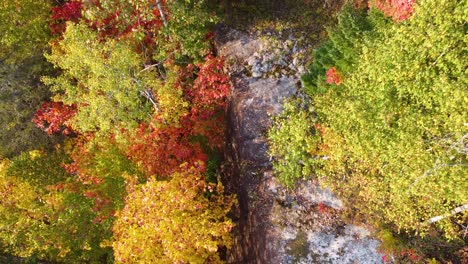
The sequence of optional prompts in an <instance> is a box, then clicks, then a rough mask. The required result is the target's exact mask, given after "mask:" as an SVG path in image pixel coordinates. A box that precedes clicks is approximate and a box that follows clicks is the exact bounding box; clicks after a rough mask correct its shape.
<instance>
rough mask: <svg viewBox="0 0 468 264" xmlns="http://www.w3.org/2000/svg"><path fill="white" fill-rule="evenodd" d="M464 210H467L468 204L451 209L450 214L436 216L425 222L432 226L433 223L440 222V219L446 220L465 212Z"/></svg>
mask: <svg viewBox="0 0 468 264" xmlns="http://www.w3.org/2000/svg"><path fill="white" fill-rule="evenodd" d="M466 210H468V204H464V205H462V206H459V207H457V208H455V209H453V210H452V211H450V212H449V213H447V214H444V215H438V216H435V217H432V218H431V219H429V221H427V222H428V223H429V224H433V223H435V222H438V221H440V220H442V219H445V218H447V217H450V216H452V215H454V214H458V213H461V212H463V211H466Z"/></svg>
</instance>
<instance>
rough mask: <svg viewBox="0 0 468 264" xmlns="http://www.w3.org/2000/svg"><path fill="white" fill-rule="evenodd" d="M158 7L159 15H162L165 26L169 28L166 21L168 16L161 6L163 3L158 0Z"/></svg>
mask: <svg viewBox="0 0 468 264" xmlns="http://www.w3.org/2000/svg"><path fill="white" fill-rule="evenodd" d="M156 6H157V7H158V10H159V14H160V15H161V20H162V21H163V24H164V26H165V27H167V20H166V16H165V15H164V11H163V9H162V6H161V1H159V0H156Z"/></svg>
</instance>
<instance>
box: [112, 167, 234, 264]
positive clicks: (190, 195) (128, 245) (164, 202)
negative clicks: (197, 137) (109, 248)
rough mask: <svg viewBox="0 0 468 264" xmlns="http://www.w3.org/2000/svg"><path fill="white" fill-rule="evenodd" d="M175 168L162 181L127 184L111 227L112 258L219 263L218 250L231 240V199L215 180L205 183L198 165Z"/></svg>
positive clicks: (124, 261)
mask: <svg viewBox="0 0 468 264" xmlns="http://www.w3.org/2000/svg"><path fill="white" fill-rule="evenodd" d="M198 166H201V167H204V165H203V164H199V165H198ZM180 170H181V172H176V173H174V174H172V175H171V179H169V180H167V181H158V180H156V178H151V179H150V180H149V181H148V182H147V183H145V184H143V185H137V186H134V187H132V189H133V191H132V192H131V193H130V194H129V195H128V196H127V198H126V205H125V207H124V208H123V210H122V211H120V212H119V213H118V214H117V217H118V219H117V221H116V223H115V224H114V227H113V232H114V239H115V240H114V242H113V248H114V251H115V257H116V261H117V262H120V263H155V262H157V263H220V262H221V260H220V258H219V255H218V253H217V252H218V249H219V248H220V247H226V246H227V247H229V246H230V244H231V236H230V230H231V228H232V227H233V224H232V222H231V220H230V219H228V218H227V217H226V214H227V212H229V211H230V209H231V206H232V205H233V203H234V199H233V197H230V196H224V197H223V187H222V185H221V184H217V185H216V184H208V183H206V181H205V179H204V178H205V177H204V175H203V174H202V173H201V171H200V168H196V167H190V168H189V167H187V166H185V165H182V167H181V169H180ZM202 171H203V170H202ZM206 193H210V194H211V195H209V196H208V195H205V194H206Z"/></svg>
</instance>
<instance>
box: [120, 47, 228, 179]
mask: <svg viewBox="0 0 468 264" xmlns="http://www.w3.org/2000/svg"><path fill="white" fill-rule="evenodd" d="M197 67H198V68H199V71H198V74H197V75H194V74H193V72H194V71H195V70H196V68H195V66H194V65H188V66H187V67H186V68H185V69H181V70H180V74H179V79H178V83H177V84H176V85H178V86H180V87H182V89H183V91H184V94H185V97H186V99H187V100H188V101H189V102H190V112H189V113H188V114H187V115H185V116H182V117H181V119H180V122H179V123H178V124H176V125H172V126H170V125H162V124H161V123H162V122H161V120H156V122H157V123H158V124H159V125H145V124H142V125H141V126H140V128H139V129H138V130H137V131H136V132H135V135H134V136H133V139H132V143H131V145H132V146H131V148H130V150H129V152H128V155H129V156H130V157H131V158H132V159H133V160H135V161H136V162H138V163H139V164H141V165H143V167H144V168H145V170H146V171H147V173H148V174H149V175H158V176H163V177H164V176H167V175H170V174H172V173H174V172H175V171H176V170H177V169H178V168H179V167H180V165H181V164H183V163H188V164H190V166H195V165H194V164H195V163H197V162H198V161H204V162H205V161H206V159H207V155H206V154H205V153H204V152H203V150H202V147H201V145H200V144H202V143H201V142H200V141H199V138H200V136H201V137H202V138H204V139H206V140H207V144H208V146H210V147H211V148H219V147H221V146H222V144H223V142H224V135H225V134H224V131H225V125H224V111H223V110H224V107H225V106H226V98H227V95H228V93H229V91H230V88H231V85H230V82H229V76H228V75H227V74H226V73H225V72H224V70H223V68H224V61H223V60H222V59H220V58H216V57H214V56H212V55H209V56H207V57H206V58H205V62H204V63H201V64H198V65H197ZM197 138H198V139H197ZM197 141H198V142H197Z"/></svg>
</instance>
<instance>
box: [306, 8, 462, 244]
mask: <svg viewBox="0 0 468 264" xmlns="http://www.w3.org/2000/svg"><path fill="white" fill-rule="evenodd" d="M417 3H418V5H417V7H416V9H415V13H414V15H413V17H411V18H410V19H408V20H407V21H404V22H401V23H399V24H395V25H392V27H384V28H380V29H376V30H380V31H381V35H380V36H379V37H378V38H377V39H375V40H372V41H363V43H364V45H363V47H362V53H358V55H359V54H360V55H359V57H358V58H357V60H356V61H357V63H356V64H355V67H353V68H352V69H350V70H349V71H348V72H345V73H343V75H344V78H343V83H342V84H341V85H339V86H337V85H333V86H327V87H326V88H325V89H323V91H325V92H324V93H322V94H316V95H315V97H314V98H313V99H314V105H316V107H317V111H318V115H319V117H320V118H321V119H322V120H323V122H324V123H325V124H326V125H328V126H329V129H328V130H327V131H328V133H327V131H326V132H325V134H324V137H323V138H324V139H323V140H324V145H326V146H327V155H328V156H329V157H330V160H329V161H328V162H326V163H325V165H326V166H325V171H324V174H325V176H326V179H325V181H326V183H327V185H329V186H332V187H333V189H335V191H337V192H338V193H340V194H341V195H342V196H343V197H346V198H348V199H349V201H350V202H351V203H352V205H353V206H355V207H358V208H359V209H361V210H362V211H363V212H367V213H368V214H369V215H371V216H373V217H374V218H376V219H378V220H379V221H381V222H385V223H391V224H393V225H395V226H396V227H397V228H398V229H400V230H406V231H416V232H417V233H419V234H421V235H424V233H425V232H426V231H427V230H428V228H429V227H430V226H431V225H429V224H428V223H427V221H428V220H429V219H430V218H431V217H434V216H438V215H445V214H447V213H449V212H450V211H451V210H452V209H454V208H455V207H457V206H460V205H463V204H467V203H468V200H467V199H468V182H467V178H468V170H467V165H468V164H467V154H468V148H467V137H468V127H467V125H466V124H467V123H466V122H467V121H468V111H467V105H468V90H467V87H468V79H467V72H466V69H467V68H468V63H467V60H466V54H467V51H468V48H467V47H468V46H467V37H466V23H467V15H466V10H468V2H467V1H452V0H443V1H439V0H437V1H436V0H421V1H418V2H417ZM464 217H466V212H464V213H461V214H458V215H456V216H454V217H452V218H451V219H450V218H447V219H444V220H442V221H439V222H437V223H436V224H433V225H435V226H438V227H439V228H441V229H442V230H444V231H445V234H446V236H447V237H452V238H453V237H454V236H456V235H457V233H456V232H457V230H458V226H457V225H456V224H454V222H457V221H458V222H463V221H464V219H466V218H464ZM451 220H453V221H454V222H452V221H451Z"/></svg>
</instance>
